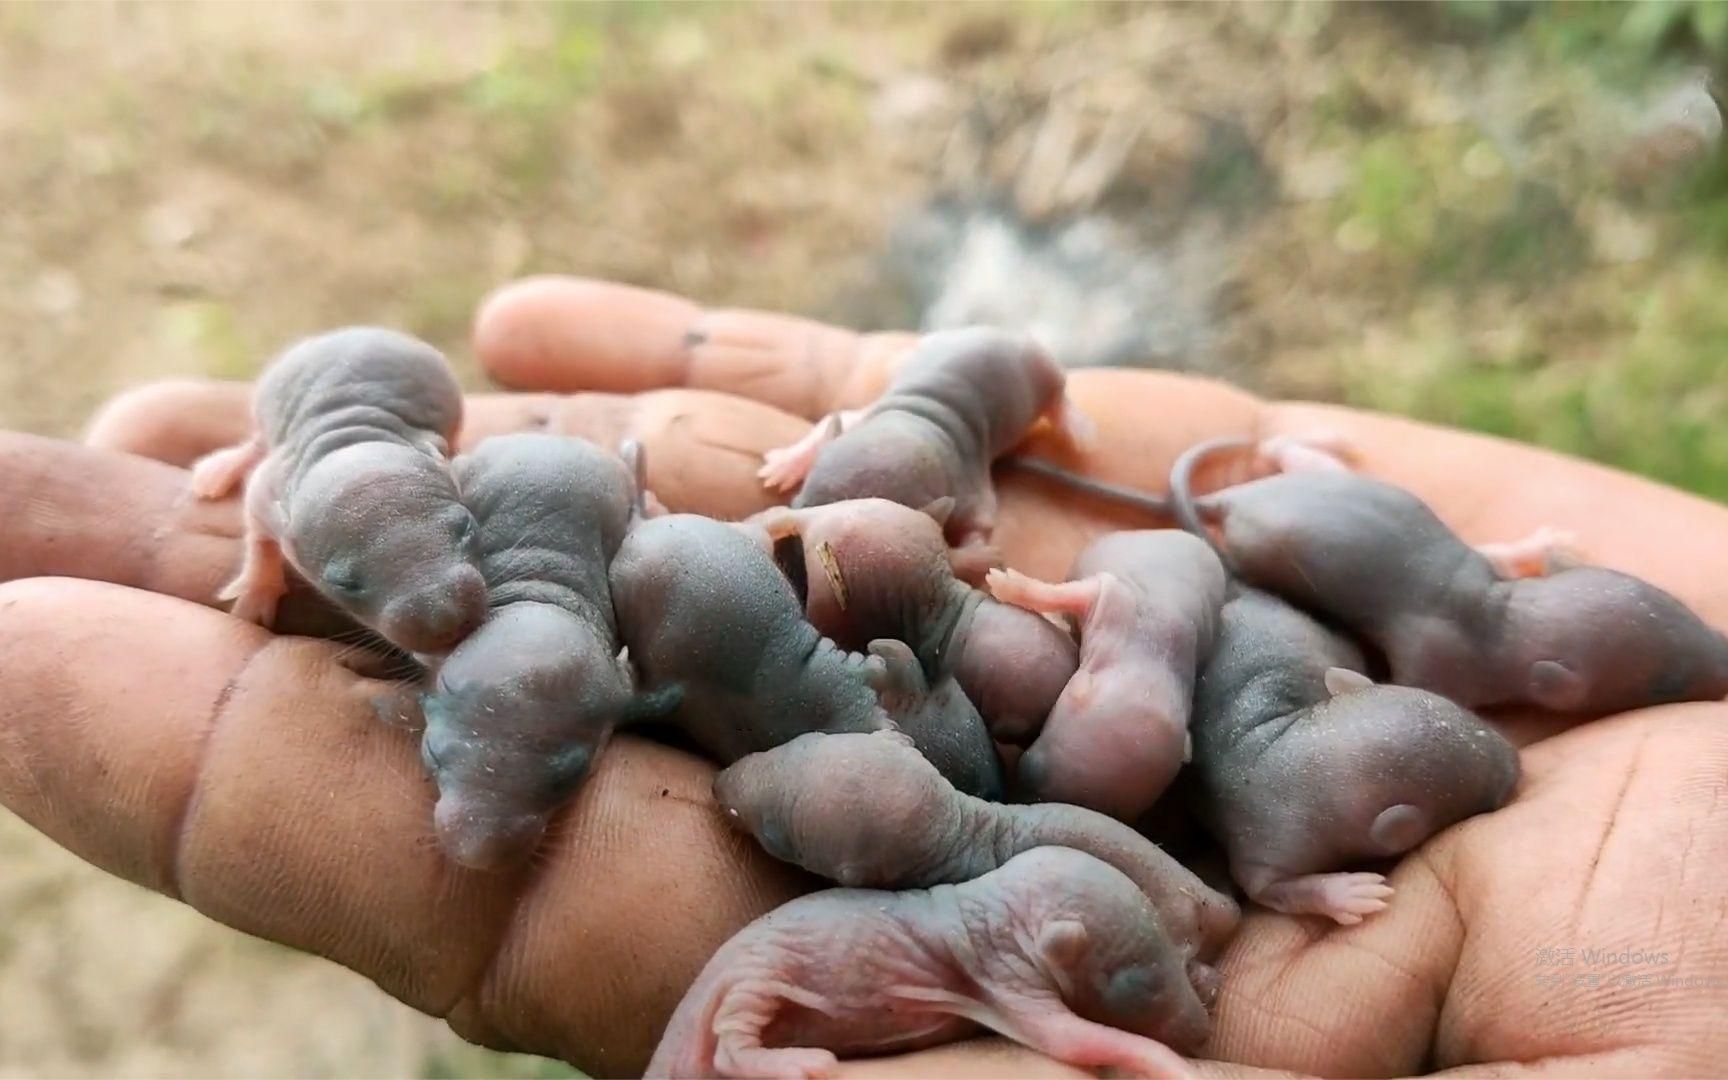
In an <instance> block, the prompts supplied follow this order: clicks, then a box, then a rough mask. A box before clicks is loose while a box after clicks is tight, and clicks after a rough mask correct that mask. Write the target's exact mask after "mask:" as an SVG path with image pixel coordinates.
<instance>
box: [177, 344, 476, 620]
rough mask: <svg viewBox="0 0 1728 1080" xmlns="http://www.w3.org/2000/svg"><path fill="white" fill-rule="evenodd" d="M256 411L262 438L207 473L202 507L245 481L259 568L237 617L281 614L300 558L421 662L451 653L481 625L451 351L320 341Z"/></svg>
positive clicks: (269, 388) (237, 596) (334, 595)
mask: <svg viewBox="0 0 1728 1080" xmlns="http://www.w3.org/2000/svg"><path fill="white" fill-rule="evenodd" d="M252 412H253V418H254V422H255V425H256V433H255V434H254V435H253V436H252V437H251V438H250V439H248V440H247V441H246V442H244V443H241V444H240V445H238V446H233V447H229V448H227V449H225V450H218V451H216V452H214V453H212V454H209V455H207V456H206V457H204V458H203V459H201V460H200V461H199V462H198V463H197V464H196V465H195V466H194V467H193V472H192V490H193V491H194V492H195V493H196V494H197V495H198V496H199V497H200V498H206V499H214V498H221V497H222V496H224V495H226V494H228V493H229V492H231V491H233V490H234V489H235V488H236V487H237V486H239V484H240V483H241V481H242V480H245V482H246V555H245V563H244V565H243V566H242V568H241V570H240V574H239V576H238V577H237V578H235V579H234V581H233V582H232V583H231V584H230V585H229V586H228V587H227V588H226V589H225V590H224V591H223V593H222V599H229V600H233V601H234V607H233V613H234V614H235V615H237V616H239V617H240V618H243V619H248V620H251V621H254V622H261V623H264V624H265V625H268V624H269V623H270V622H271V621H272V620H273V619H274V617H275V611H276V604H277V602H278V600H280V598H281V597H282V594H283V593H284V592H285V591H286V590H287V580H286V578H285V577H284V572H285V568H284V565H283V560H284V559H286V560H287V563H288V564H289V565H291V566H293V568H294V569H295V570H297V571H298V572H299V573H300V574H301V575H302V576H303V577H305V578H306V579H307V580H308V581H310V582H311V583H312V585H313V586H314V587H315V588H316V589H317V590H318V591H319V592H320V593H322V594H323V595H324V596H326V597H328V598H329V599H330V600H331V601H332V602H334V603H335V604H336V605H337V606H338V607H340V608H342V609H343V610H345V611H347V612H348V613H349V614H350V615H353V616H354V617H355V618H356V619H358V620H359V621H360V622H362V623H364V624H365V625H367V626H369V627H371V628H372V629H373V630H376V631H377V632H378V633H379V634H381V635H383V636H384V637H385V638H386V639H387V640H389V641H390V642H391V643H392V644H394V645H397V646H399V647H400V648H403V649H405V650H407V651H409V652H414V653H421V654H435V653H441V652H444V651H445V650H448V649H449V648H451V647H452V646H454V645H455V644H456V643H457V642H458V641H460V640H461V639H462V638H463V637H464V636H465V635H466V634H467V633H468V632H469V631H471V630H472V629H473V628H474V627H475V626H477V625H479V622H480V620H481V618H482V617H483V616H484V615H485V613H486V588H485V585H484V584H483V583H482V581H481V578H480V571H479V570H478V569H476V567H475V565H474V559H473V553H472V552H473V543H474V518H473V516H472V515H471V514H470V513H469V512H468V510H467V509H466V508H465V507H464V506H463V505H462V502H461V500H460V499H459V498H458V497H457V491H456V485H455V483H454V481H453V480H452V479H451V476H450V469H449V465H448V463H447V461H446V457H447V455H448V454H449V451H450V444H451V442H452V440H454V439H455V437H456V431H457V429H458V428H459V427H460V426H461V423H462V391H461V388H460V387H459V386H458V385H457V384H456V379H455V377H454V376H453V375H452V374H451V372H450V365H449V364H448V363H447V362H446V361H445V359H444V357H443V356H442V355H441V354H440V353H439V352H438V351H437V350H436V349H434V348H432V347H431V346H430V345H427V344H426V343H424V342H422V341H418V340H416V339H414V338H411V337H408V336H407V335H405V334H398V333H396V332H394V331H391V330H380V329H376V328H371V327H351V328H348V329H344V330H335V331H332V332H330V333H327V334H322V335H320V336H318V337H313V338H308V339H307V340H304V341H301V342H300V343H298V344H296V345H294V346H293V347H291V348H289V349H288V350H287V351H286V352H284V353H283V354H282V355H281V356H280V357H278V358H277V359H276V360H275V361H274V362H273V363H272V364H271V365H270V367H269V368H268V369H267V370H266V371H265V372H264V374H263V376H262V377H261V378H260V379H259V380H258V386H257V390H256V392H255V393H254V395H253V399H252Z"/></svg>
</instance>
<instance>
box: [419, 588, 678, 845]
mask: <svg viewBox="0 0 1728 1080" xmlns="http://www.w3.org/2000/svg"><path fill="white" fill-rule="evenodd" d="M674 700H675V699H674ZM666 704H667V702H658V701H656V700H655V699H652V698H644V697H639V696H638V695H637V694H635V693H634V690H633V687H632V684H631V678H630V673H629V672H628V671H627V670H626V668H625V666H624V664H623V663H622V662H621V661H620V660H619V658H618V656H617V655H616V654H615V653H614V652H613V651H612V647H611V643H610V642H609V641H606V640H603V639H602V637H601V635H599V634H598V633H596V630H595V627H594V626H593V625H591V624H589V623H586V622H584V621H583V620H581V619H578V618H576V617H575V616H573V615H572V614H570V613H569V612H568V611H564V610H561V609H559V608H557V607H554V606H551V605H547V604H535V603H518V604H511V605H509V606H508V607H505V608H502V609H501V610H499V611H498V612H496V613H495V614H494V615H493V617H492V618H490V619H488V620H487V621H486V623H485V624H484V625H482V626H481V628H480V629H479V630H477V631H475V632H474V633H473V634H472V635H470V636H469V637H468V639H467V640H465V641H464V642H463V643H462V644H461V645H459V646H457V647H456V650H455V651H454V652H452V653H451V654H450V657H449V659H448V660H446V661H445V662H444V664H443V665H442V667H441V668H440V670H439V672H438V676H437V680H436V684H435V686H434V687H433V689H432V690H430V691H428V692H427V693H425V694H423V695H422V696H421V709H422V712H423V713H424V715H425V718H426V731H425V734H424V736H423V738H422V742H421V754H422V757H423V758H424V759H425V763H426V767H427V769H428V770H429V771H430V773H431V775H432V778H433V780H434V781H435V782H436V783H437V785H438V805H437V809H436V811H435V813H434V821H435V822H436V825H437V830H438V838H439V841H440V843H441V844H442V845H443V847H444V849H445V851H447V852H449V853H450V856H451V857H452V858H453V859H455V860H456V861H457V862H458V863H461V864H462V865H463V866H467V867H470V868H473V869H477V870H497V869H502V868H504V867H508V866H511V865H514V864H516V863H519V862H521V861H522V860H524V859H526V858H527V857H528V856H529V855H530V854H531V853H532V852H533V850H534V848H535V847H536V846H537V845H538V843H539V841H540V838H541V835H542V834H543V833H544V832H545V830H546V824H547V821H548V819H549V817H550V815H551V814H552V812H553V811H554V810H556V809H557V808H558V807H559V806H560V805H561V804H562V803H563V802H565V801H566V800H567V799H569V798H570V796H572V795H573V794H575V792H576V790H577V789H578V788H579V787H580V786H581V784H582V781H583V780H584V779H586V778H587V775H588V770H589V768H590V766H591V765H592V763H593V761H594V759H595V758H596V757H597V756H598V755H599V754H600V752H601V750H602V749H603V748H604V747H605V745H606V741H607V739H608V738H609V737H610V736H611V733H612V731H613V729H614V728H616V727H618V726H619V725H621V724H628V723H631V722H634V721H636V720H640V719H647V718H651V717H652V716H653V714H654V713H656V712H658V711H664V710H665V706H666Z"/></svg>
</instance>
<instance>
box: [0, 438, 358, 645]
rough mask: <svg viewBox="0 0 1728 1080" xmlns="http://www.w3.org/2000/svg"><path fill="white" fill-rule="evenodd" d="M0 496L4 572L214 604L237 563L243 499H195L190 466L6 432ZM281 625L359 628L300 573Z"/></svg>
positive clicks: (329, 630) (4, 577)
mask: <svg viewBox="0 0 1728 1080" xmlns="http://www.w3.org/2000/svg"><path fill="white" fill-rule="evenodd" d="M0 505H4V506H6V507H8V508H9V510H10V513H9V514H8V515H7V517H6V518H5V520H4V523H0V581H12V580H16V579H19V578H29V577H44V576H64V577H78V578H89V579H92V580H96V581H109V582H114V583H116V584H120V585H130V586H132V587H134V588H138V589H144V590H148V591H150V592H157V593H164V594H166V595H168V596H176V597H180V598H182V599H185V600H191V601H194V602H196V603H201V604H213V603H215V597H216V593H217V592H218V590H220V589H221V587H222V586H223V585H224V584H226V583H227V581H228V580H229V578H231V577H232V576H233V574H234V570H235V568H236V567H237V565H238V562H239V556H240V543H239V536H240V513H239V504H238V502H237V501H235V500H229V501H227V502H221V503H210V502H204V501H201V500H198V499H194V498H192V497H191V496H190V494H189V493H188V492H187V490H186V473H185V471H184V470H182V469H177V468H174V467H173V466H170V465H164V464H162V463H160V462H156V461H150V460H146V459H145V458H141V457H134V456H132V455H129V454H117V453H111V452H107V451H102V450H94V449H90V448H88V447H82V446H79V445H77V444H76V443H69V442H63V441H60V440H58V439H46V438H41V437H38V436H34V435H20V434H16V433H13V432H0ZM279 625H280V626H281V627H282V628H283V629H284V630H285V631H287V632H290V633H316V634H338V633H344V632H346V631H349V630H351V629H352V628H353V623H351V622H350V621H348V620H347V619H344V618H341V617H340V616H338V615H336V614H335V613H334V612H333V611H331V610H330V609H329V608H328V606H326V605H325V604H324V603H323V602H322V601H320V600H319V599H318V597H317V596H316V595H315V594H314V593H313V592H312V591H311V590H310V589H309V588H307V587H306V586H305V585H304V584H303V583H299V582H295V583H291V586H290V592H289V595H288V596H287V597H286V598H285V599H284V601H283V605H282V609H281V612H280V621H279Z"/></svg>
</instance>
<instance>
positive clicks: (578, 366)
mask: <svg viewBox="0 0 1728 1080" xmlns="http://www.w3.org/2000/svg"><path fill="white" fill-rule="evenodd" d="M701 314H702V309H701V308H700V307H698V306H697V305H695V304H693V303H691V302H690V301H688V300H685V299H684V298H682V297H678V296H674V295H672V294H670V293H664V292H657V291H655V290H652V289H641V288H637V287H635V286H631V285H619V284H616V283H613V282H607V281H594V280H590V279H587V278H578V277H564V276H556V275H547V276H542V277H531V278H524V279H523V280H521V281H517V282H513V283H512V284H509V285H506V286H504V287H503V288H501V289H499V290H497V291H496V292H494V293H492V294H491V295H490V296H488V297H486V299H485V300H483V301H482V302H481V305H480V310H479V313H478V314H477V315H476V317H475V320H474V334H473V345H474V353H475V355H476V356H477V357H478V358H479V360H480V364H481V366H482V367H484V368H485V369H486V371H487V372H488V373H489V374H490V375H491V376H492V377H493V378H494V379H496V380H497V381H498V382H500V383H502V384H503V385H504V386H507V387H509V388H511V389H514V390H550V391H560V392H570V391H575V390H599V391H603V392H608V393H633V392H636V391H639V390H650V389H654V388H657V387H667V386H678V385H681V384H682V383H683V381H684V373H685V369H686V367H687V365H688V349H689V345H688V342H687V340H686V339H687V335H688V334H689V333H690V331H691V328H692V327H693V326H694V325H695V323H696V321H697V320H698V319H699V318H700V317H701Z"/></svg>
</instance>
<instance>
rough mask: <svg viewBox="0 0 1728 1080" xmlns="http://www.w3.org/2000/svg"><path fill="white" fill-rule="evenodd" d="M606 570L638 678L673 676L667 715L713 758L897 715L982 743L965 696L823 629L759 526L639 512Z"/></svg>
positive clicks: (876, 723) (947, 745) (650, 680)
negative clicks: (895, 668)
mask: <svg viewBox="0 0 1728 1080" xmlns="http://www.w3.org/2000/svg"><path fill="white" fill-rule="evenodd" d="M611 579H612V598H613V604H614V607H615V610H616V612H617V616H618V628H619V632H620V634H621V636H622V637H623V640H624V643H625V644H626V645H627V646H628V647H629V649H630V658H631V661H632V663H633V664H634V665H635V666H636V669H637V671H638V673H639V674H640V676H641V679H642V686H643V687H644V688H645V689H647V690H655V689H658V688H661V687H666V686H674V685H675V686H679V687H681V688H682V691H683V696H682V705H681V706H680V707H679V709H678V710H677V711H676V712H675V713H674V714H673V715H672V717H671V720H672V722H673V723H675V724H677V725H678V726H679V727H680V728H682V729H683V730H684V731H685V733H686V734H688V735H689V736H690V737H691V738H692V739H693V740H694V741H695V742H696V743H697V745H698V746H700V747H701V748H702V749H703V750H704V751H705V752H706V753H707V754H709V755H710V756H711V757H713V758H714V759H715V760H717V761H719V762H720V763H721V764H730V763H731V762H734V761H736V760H738V759H739V758H741V757H743V756H744V755H746V754H752V753H756V752H758V751H761V750H769V749H772V748H774V747H776V746H779V745H780V744H781V743H784V742H787V741H789V740H791V739H795V738H797V737H798V736H799V735H802V734H804V733H805V732H808V731H854V732H868V731H879V730H882V729H885V728H888V727H890V726H892V725H893V724H894V723H895V722H896V721H897V720H906V721H908V722H909V723H910V724H911V727H912V728H913V729H918V731H919V732H931V733H938V734H940V736H941V738H940V745H939V746H937V747H935V748H933V749H934V752H935V753H936V754H937V756H943V755H945V754H946V753H947V752H948V751H949V750H951V749H952V748H953V747H954V746H955V745H960V746H962V747H963V746H965V745H973V746H979V747H982V746H983V745H985V744H987V743H988V736H987V735H986V734H985V732H984V728H983V721H982V720H980V719H979V718H978V714H977V711H976V710H975V709H973V708H972V707H971V704H970V703H969V702H967V701H966V700H965V698H964V696H963V695H953V694H951V693H949V692H948V690H947V688H946V687H941V686H938V687H937V689H938V690H941V691H942V694H941V695H940V696H931V695H929V694H928V693H919V692H918V690H917V688H916V686H915V685H914V684H913V682H912V681H911V680H909V679H902V678H897V677H891V672H890V669H889V665H888V663H887V662H886V661H885V660H884V659H883V657H882V656H880V655H869V656H866V655H862V654H859V653H853V652H848V651H846V650H844V649H841V648H839V647H838V646H836V645H835V644H834V642H832V641H830V640H829V639H828V638H826V637H823V636H822V634H821V633H820V632H818V631H817V629H816V628H815V627H814V626H812V625H811V624H810V622H809V621H808V620H807V619H805V618H804V610H803V605H802V604H801V603H799V601H798V597H797V594H796V593H794V592H793V590H792V585H791V583H789V582H788V581H787V580H786V578H785V576H784V575H783V574H782V573H781V572H780V569H779V568H778V567H777V566H776V565H775V563H774V560H773V557H772V556H771V555H770V554H769V552H768V550H767V549H766V547H765V546H764V545H763V543H762V542H761V540H760V538H759V537H758V538H752V537H751V536H750V535H749V534H748V532H747V531H745V530H741V529H739V528H738V527H737V526H736V525H733V524H727V523H724V522H719V521H714V520H711V519H709V518H704V517H698V516H696V515H693V514H669V515H667V516H665V517H656V518H651V519H649V520H646V521H643V522H641V523H640V524H638V525H637V526H636V527H635V528H633V529H631V530H630V533H629V534H628V535H627V536H626V537H625V539H624V543H623V545H622V546H621V547H620V548H619V550H618V556H617V558H615V559H614V560H613V562H612V571H611ZM912 667H913V668H914V669H915V668H916V664H913V665H912ZM884 697H886V699H887V702H888V704H891V705H892V706H893V708H892V710H890V709H888V708H885V707H884ZM967 729H970V730H971V732H972V734H971V735H970V736H967V735H965V734H963V733H964V732H965V731H966V730H967ZM957 732H961V733H962V734H959V735H957V734H956V733H957ZM956 740H959V741H958V743H957V742H956ZM967 740H969V742H968V741H967ZM971 760H972V761H973V762H974V763H975V764H977V765H978V767H980V768H986V769H987V766H984V765H982V763H979V762H977V759H971ZM960 778H961V779H962V780H965V779H966V776H965V775H964V774H963V775H961V777H960Z"/></svg>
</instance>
